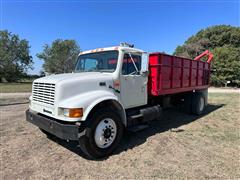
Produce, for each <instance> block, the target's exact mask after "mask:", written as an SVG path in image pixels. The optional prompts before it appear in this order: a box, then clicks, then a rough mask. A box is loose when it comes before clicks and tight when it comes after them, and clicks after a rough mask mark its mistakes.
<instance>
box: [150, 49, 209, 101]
mask: <svg viewBox="0 0 240 180" xmlns="http://www.w3.org/2000/svg"><path fill="white" fill-rule="evenodd" d="M208 53H209V51H205V52H204V53H202V54H201V55H200V56H198V57H197V58H195V60H191V59H187V58H182V57H177V56H171V55H167V54H163V53H151V54H150V56H149V70H150V74H149V82H148V92H149V95H150V96H159V95H166V94H174V93H180V92H186V91H192V90H199V89H206V88H208V87H209V77H210V68H211V66H210V62H211V60H212V54H208ZM205 55H209V59H208V61H207V62H204V61H201V60H200V58H202V57H203V56H205Z"/></svg>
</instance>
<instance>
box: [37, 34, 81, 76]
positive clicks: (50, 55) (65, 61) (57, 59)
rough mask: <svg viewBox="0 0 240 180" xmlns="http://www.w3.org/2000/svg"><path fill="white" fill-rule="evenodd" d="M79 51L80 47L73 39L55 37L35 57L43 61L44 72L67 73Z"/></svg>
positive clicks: (71, 68)
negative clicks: (55, 38)
mask: <svg viewBox="0 0 240 180" xmlns="http://www.w3.org/2000/svg"><path fill="white" fill-rule="evenodd" d="M79 52H80V48H79V46H78V44H77V43H76V41H75V40H61V39H57V40H55V41H54V42H53V43H52V45H50V46H49V45H47V44H46V45H45V46H44V49H43V52H41V53H38V54H37V57H38V58H39V59H42V60H43V61H44V64H43V68H44V71H45V72H46V73H50V74H59V73H68V72H71V71H72V70H73V69H74V65H75V62H76V59H77V56H78V54H79Z"/></svg>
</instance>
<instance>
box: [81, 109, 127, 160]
mask: <svg viewBox="0 0 240 180" xmlns="http://www.w3.org/2000/svg"><path fill="white" fill-rule="evenodd" d="M89 124H90V125H89V127H87V128H86V133H85V135H84V136H83V137H81V138H80V140H79V141H80V147H81V149H82V151H83V152H84V153H85V154H86V155H87V156H89V157H90V158H101V157H105V156H108V155H110V154H111V153H112V152H113V151H114V149H115V148H116V147H117V145H118V144H119V142H120V140H121V137H122V134H123V124H122V122H121V119H120V118H119V116H118V114H117V113H116V112H114V111H106V110H104V109H101V110H99V111H96V112H94V114H93V115H92V117H91V119H90V123H89Z"/></svg>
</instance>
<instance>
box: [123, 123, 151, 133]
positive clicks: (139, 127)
mask: <svg viewBox="0 0 240 180" xmlns="http://www.w3.org/2000/svg"><path fill="white" fill-rule="evenodd" d="M148 127H149V125H148V124H141V125H138V126H133V127H130V128H127V130H128V131H131V132H137V131H141V130H143V129H146V128H148Z"/></svg>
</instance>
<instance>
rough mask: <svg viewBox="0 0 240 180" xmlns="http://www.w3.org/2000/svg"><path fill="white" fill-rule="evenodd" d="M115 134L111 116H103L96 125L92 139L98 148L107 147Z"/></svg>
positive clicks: (114, 124)
mask: <svg viewBox="0 0 240 180" xmlns="http://www.w3.org/2000/svg"><path fill="white" fill-rule="evenodd" d="M116 135H117V126H116V123H115V122H114V120H113V119H111V118H105V119H103V120H101V121H100V122H99V124H98V125H97V127H96V130H95V135H94V140H95V143H96V145H97V146H98V147H99V148H107V147H109V146H110V145H111V144H112V143H113V141H114V140H115V138H116Z"/></svg>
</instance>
